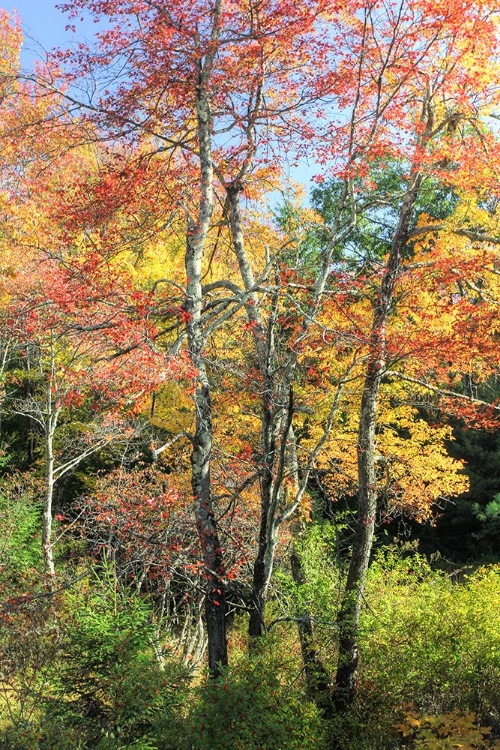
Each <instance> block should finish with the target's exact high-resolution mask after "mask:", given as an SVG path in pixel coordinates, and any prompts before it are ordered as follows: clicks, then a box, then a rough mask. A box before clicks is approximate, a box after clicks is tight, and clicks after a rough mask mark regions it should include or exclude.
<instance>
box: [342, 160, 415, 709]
mask: <svg viewBox="0 0 500 750" xmlns="http://www.w3.org/2000/svg"><path fill="white" fill-rule="evenodd" d="M421 183H422V178H421V176H420V175H419V174H418V173H415V174H414V175H413V177H412V178H411V180H410V184H409V185H408V189H407V192H406V195H405V198H404V200H403V205H402V208H401V213H400V216H399V222H398V226H397V229H396V232H395V234H394V238H393V241H392V246H391V250H390V253H389V257H388V259H387V264H386V267H385V272H384V275H383V277H382V281H381V285H380V292H379V294H378V295H377V298H376V300H375V311H374V316H373V324H372V330H371V334H370V345H369V354H368V365H367V370H366V376H365V382H364V387H363V395H362V399H361V412H360V421H359V433H358V486H359V489H358V512H357V519H356V531H355V534H354V541H353V548H352V554H351V561H350V565H349V572H348V575H347V583H346V588H345V592H344V597H343V601H342V606H341V608H340V612H339V616H338V624H339V661H338V668H337V675H336V680H335V683H336V685H335V704H336V707H337V708H338V709H339V710H345V709H346V708H348V707H349V706H350V705H351V704H352V702H353V700H354V697H355V694H356V685H357V672H358V660H359V653H358V651H359V648H358V634H359V616H360V612H361V604H362V601H363V593H364V589H365V581H366V573H367V571H368V566H369V563H370V555H371V550H372V545H373V535H374V532H375V520H376V512H377V477H376V468H375V448H376V434H375V431H376V424H377V409H378V399H379V392H380V384H381V380H382V376H383V374H384V370H385V369H386V366H387V352H386V349H387V323H388V319H389V314H390V311H391V306H392V304H393V300H394V290H395V287H396V283H397V280H398V277H399V273H400V266H401V254H402V251H403V249H404V247H405V245H406V242H407V238H408V233H409V229H410V225H411V217H412V213H413V209H414V206H415V202H416V199H417V196H418V192H419V189H420V185H421Z"/></svg>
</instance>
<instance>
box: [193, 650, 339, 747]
mask: <svg viewBox="0 0 500 750" xmlns="http://www.w3.org/2000/svg"><path fill="white" fill-rule="evenodd" d="M272 650H273V647H272V642H267V643H264V644H261V645H260V646H259V651H258V653H254V654H252V655H251V656H241V657H240V658H239V659H238V662H237V663H236V664H235V665H234V666H233V667H232V669H231V671H230V672H229V671H226V673H225V674H224V675H223V677H221V678H220V679H218V680H213V681H209V682H208V683H207V684H206V685H205V686H204V687H203V688H202V690H201V694H200V698H199V702H198V705H196V707H195V708H194V709H193V712H192V715H191V724H192V726H191V735H190V738H189V739H190V742H189V743H188V747H189V748H191V749H192V750H228V748H231V750H263V748H265V750H305V748H307V749H308V750H318V749H319V748H323V747H324V746H325V745H324V726H323V725H322V722H321V719H320V717H319V713H318V710H317V708H316V707H315V706H314V705H313V704H312V703H310V702H309V701H308V700H307V699H306V698H305V695H304V693H303V690H302V688H301V686H300V685H298V684H297V683H294V684H291V685H286V684H284V682H283V674H282V670H283V664H282V660H280V659H279V658H276V657H275V656H273V654H272ZM295 674H296V673H295Z"/></svg>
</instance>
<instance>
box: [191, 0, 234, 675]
mask: <svg viewBox="0 0 500 750" xmlns="http://www.w3.org/2000/svg"><path fill="white" fill-rule="evenodd" d="M220 6H221V3H220V1H219V2H218V4H217V9H216V12H215V13H214V32H213V34H214V36H215V35H216V33H217V31H216V25H217V22H218V17H219V15H220ZM212 62H213V57H212V58H211V57H210V56H208V55H207V56H206V58H205V59H204V61H202V60H200V61H199V63H198V70H197V76H198V80H197V86H196V116H197V126H198V128H197V129H198V142H199V157H200V177H201V182H200V199H199V206H198V215H197V217H196V220H195V221H194V220H192V219H191V218H189V220H188V237H187V243H186V277H187V294H186V302H185V308H186V312H187V314H188V320H187V324H186V328H187V339H188V347H189V353H190V356H191V360H192V362H193V365H194V367H195V368H196V370H197V383H196V389H195V394H194V408H195V420H196V428H195V434H194V438H193V451H192V454H191V471H192V474H191V485H192V489H193V499H194V512H195V517H196V527H197V530H198V536H199V539H200V546H201V550H202V555H203V563H204V567H205V579H206V602H205V616H206V625H207V638H208V666H209V671H210V675H211V677H217V676H218V675H219V674H220V671H221V667H225V666H226V665H227V642H226V621H225V618H226V597H225V589H224V583H223V576H224V568H223V561H222V551H221V544H220V540H219V534H218V529H217V524H216V521H215V515H214V510H213V505H212V492H211V477H210V461H211V456H212V434H213V433H212V404H211V397H210V383H209V380H208V376H207V370H206V365H205V360H204V354H203V353H204V348H205V343H206V341H205V335H204V332H203V325H202V320H201V312H202V301H203V292H202V284H201V274H202V259H203V251H204V249H205V243H206V238H207V233H208V230H209V227H210V220H211V217H212V211H213V164H212V151H211V137H212V116H211V111H210V99H209V94H208V81H209V78H210V69H211V65H212Z"/></svg>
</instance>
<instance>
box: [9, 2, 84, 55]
mask: <svg viewBox="0 0 500 750" xmlns="http://www.w3.org/2000/svg"><path fill="white" fill-rule="evenodd" d="M59 1H60V2H64V0H59ZM56 2H57V0H54V1H52V0H3V2H2V0H0V6H1V7H2V8H5V9H6V10H7V11H9V13H11V12H12V11H13V10H17V12H18V14H19V16H20V17H21V20H22V24H23V30H24V33H25V35H26V38H25V44H24V50H23V64H24V65H26V66H29V65H30V63H31V62H32V60H33V56H34V54H35V53H34V51H31V50H32V49H33V48H34V46H35V45H34V44H33V42H32V41H31V40H32V39H33V40H35V41H36V42H38V43H39V44H40V45H41V46H42V47H43V48H44V49H46V50H49V49H51V48H52V47H65V46H66V45H67V44H69V43H70V42H71V41H72V40H73V39H74V38H75V37H74V35H73V34H71V32H69V31H65V26H66V25H67V24H68V19H67V16H66V15H65V14H64V13H62V12H61V11H60V10H58V9H57V8H56V7H55V5H56ZM94 28H95V27H94V24H92V23H91V22H87V23H83V24H80V25H79V28H77V32H78V36H80V37H81V36H83V35H84V34H87V35H88V36H90V35H92V33H93V31H94Z"/></svg>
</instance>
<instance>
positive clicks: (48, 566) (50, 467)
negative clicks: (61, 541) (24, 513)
mask: <svg viewBox="0 0 500 750" xmlns="http://www.w3.org/2000/svg"><path fill="white" fill-rule="evenodd" d="M51 421H52V420H49V425H48V426H47V434H46V437H45V497H44V502H43V521H42V554H43V565H44V568H45V572H46V573H47V575H49V576H52V577H54V576H55V574H56V570H55V566H54V558H53V554H52V500H53V497H54V483H55V479H54V446H53V442H54V434H53V429H52V424H50V422H51Z"/></svg>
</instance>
